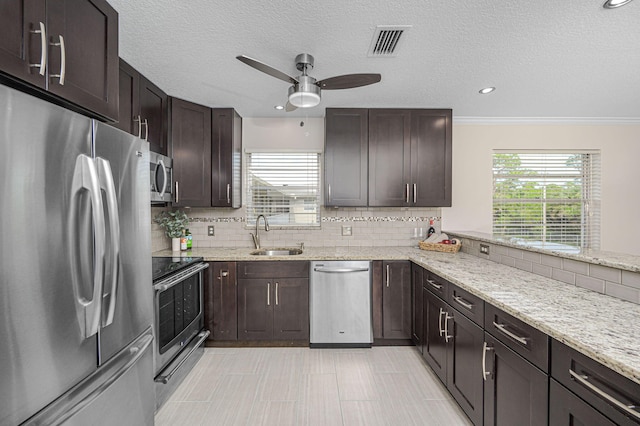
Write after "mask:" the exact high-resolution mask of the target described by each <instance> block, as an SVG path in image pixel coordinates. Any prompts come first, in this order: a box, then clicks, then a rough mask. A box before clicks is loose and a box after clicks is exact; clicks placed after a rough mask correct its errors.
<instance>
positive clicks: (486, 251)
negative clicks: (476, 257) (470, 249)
mask: <svg viewBox="0 0 640 426" xmlns="http://www.w3.org/2000/svg"><path fill="white" fill-rule="evenodd" d="M480 253H482V254H486V255H487V256H489V244H480Z"/></svg>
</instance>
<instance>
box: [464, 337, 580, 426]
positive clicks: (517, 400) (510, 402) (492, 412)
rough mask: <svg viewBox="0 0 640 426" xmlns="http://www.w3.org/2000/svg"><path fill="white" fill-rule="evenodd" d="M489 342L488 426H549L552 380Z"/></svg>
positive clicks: (509, 351) (493, 342) (487, 360)
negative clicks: (549, 389)
mask: <svg viewBox="0 0 640 426" xmlns="http://www.w3.org/2000/svg"><path fill="white" fill-rule="evenodd" d="M485 341H486V343H487V347H488V348H489V349H488V350H487V354H486V365H485V367H486V370H485V371H489V372H490V373H489V374H488V375H487V379H486V380H485V381H484V424H485V425H486V426H491V425H511V424H517V425H546V424H547V414H548V402H547V401H548V396H549V394H548V386H549V377H548V376H547V375H546V374H545V373H543V372H542V371H540V370H539V369H537V368H536V367H534V366H533V364H531V363H529V362H527V361H526V360H525V359H524V358H522V357H521V356H520V355H518V354H516V353H515V352H513V351H512V350H511V349H509V348H507V347H506V346H505V345H503V344H502V343H501V342H499V341H498V340H496V339H495V338H493V337H492V336H491V335H490V334H488V333H485ZM482 350H483V349H482V348H480V349H479V350H478V351H477V353H478V357H477V360H478V362H480V358H481V354H482ZM476 365H480V364H478V363H476ZM476 376H477V375H476ZM480 380H482V379H480ZM588 424H590V423H588Z"/></svg>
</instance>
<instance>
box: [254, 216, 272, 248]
mask: <svg viewBox="0 0 640 426" xmlns="http://www.w3.org/2000/svg"><path fill="white" fill-rule="evenodd" d="M260 218H263V219H264V230H265V231H269V222H268V221H267V218H266V217H265V216H264V215H263V214H261V215H258V217H257V218H256V233H255V234H251V236H252V237H253V244H255V246H256V250H259V249H260V235H259V234H258V223H260Z"/></svg>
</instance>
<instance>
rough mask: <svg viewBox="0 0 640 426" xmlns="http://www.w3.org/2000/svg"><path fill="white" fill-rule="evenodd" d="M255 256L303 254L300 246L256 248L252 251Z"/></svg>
mask: <svg viewBox="0 0 640 426" xmlns="http://www.w3.org/2000/svg"><path fill="white" fill-rule="evenodd" d="M251 254H252V255H254V256H295V255H297V254H302V249H299V248H286V247H285V248H265V249H260V250H254V251H252V252H251Z"/></svg>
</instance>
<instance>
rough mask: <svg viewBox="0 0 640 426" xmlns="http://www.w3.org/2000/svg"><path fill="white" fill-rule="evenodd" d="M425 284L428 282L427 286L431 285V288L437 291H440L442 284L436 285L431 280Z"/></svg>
mask: <svg viewBox="0 0 640 426" xmlns="http://www.w3.org/2000/svg"><path fill="white" fill-rule="evenodd" d="M427 282H428V283H429V284H431V286H432V287H433V288H435V289H437V290H442V284H438V283H436V282H435V281H433V280H427Z"/></svg>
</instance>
